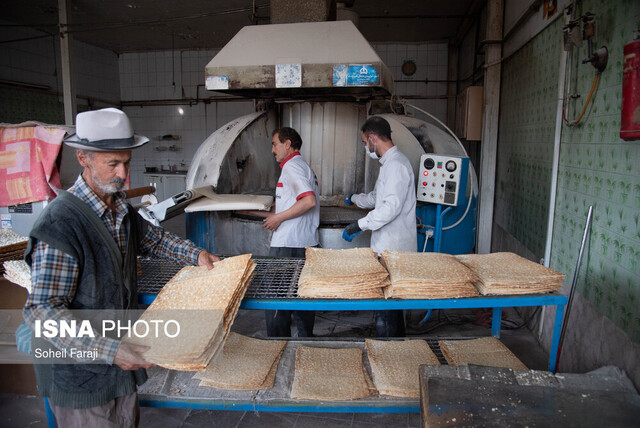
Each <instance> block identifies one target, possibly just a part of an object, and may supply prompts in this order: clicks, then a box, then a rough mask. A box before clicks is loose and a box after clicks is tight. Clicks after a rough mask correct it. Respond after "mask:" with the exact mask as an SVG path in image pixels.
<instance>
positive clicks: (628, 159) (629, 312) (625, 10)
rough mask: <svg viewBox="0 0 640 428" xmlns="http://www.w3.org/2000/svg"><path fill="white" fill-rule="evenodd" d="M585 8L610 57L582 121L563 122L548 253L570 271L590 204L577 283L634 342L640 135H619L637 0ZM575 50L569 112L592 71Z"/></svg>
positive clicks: (638, 20) (638, 15)
mask: <svg viewBox="0 0 640 428" xmlns="http://www.w3.org/2000/svg"><path fill="white" fill-rule="evenodd" d="M585 11H589V12H592V13H594V14H595V15H596V26H597V33H596V34H597V44H596V46H601V45H606V46H607V47H608V49H609V63H608V66H607V69H606V70H605V71H604V72H603V73H602V74H601V75H600V79H599V82H598V86H597V89H596V92H595V94H594V97H593V99H592V101H591V103H592V106H591V107H590V110H589V109H587V113H586V114H585V118H583V119H582V123H580V125H579V126H573V127H567V126H565V127H564V128H563V133H562V145H563V150H562V153H561V158H560V171H559V176H560V178H561V179H560V180H559V183H558V204H557V207H556V209H557V216H556V222H555V225H556V229H557V232H556V234H555V236H554V243H553V249H552V251H553V254H554V256H553V259H554V261H556V262H557V264H558V267H559V268H560V269H561V270H562V271H563V272H565V273H567V274H568V275H573V270H574V269H575V263H576V259H577V250H578V248H579V245H580V240H581V239H582V232H583V228H584V223H585V217H586V213H587V210H588V207H589V205H594V218H593V225H592V228H591V235H590V240H589V248H588V253H587V256H588V257H587V258H586V259H585V261H584V262H583V264H584V265H586V266H583V270H582V271H581V280H580V281H579V283H578V291H579V292H581V293H582V294H583V295H584V297H585V298H587V299H588V300H589V301H590V302H592V303H593V304H594V305H595V306H596V307H597V308H598V310H599V311H600V312H602V313H603V314H604V315H605V316H606V317H607V318H609V319H611V320H612V321H613V322H614V323H615V324H616V325H617V326H618V327H620V328H621V329H622V330H624V331H625V332H627V333H628V334H629V335H630V336H631V337H632V338H633V339H634V340H635V341H636V342H640V268H639V266H638V261H639V260H640V168H638V164H639V162H640V141H636V142H626V141H623V140H621V139H620V138H619V136H618V133H619V132H620V106H621V101H622V63H623V55H622V49H623V47H624V45H625V44H626V43H628V42H629V41H631V39H632V37H633V31H634V30H637V29H640V3H638V2H637V1H631V0H625V1H617V2H598V1H594V0H591V1H585V2H582V4H581V12H585ZM577 52H578V53H579V54H578V55H575V57H576V58H575V61H574V64H572V67H573V68H572V69H573V79H572V81H571V85H572V92H577V93H580V94H581V97H580V98H579V99H578V100H577V101H576V102H575V104H577V105H574V106H572V109H571V110H569V116H570V117H576V116H577V114H579V111H580V110H581V109H582V106H583V105H584V102H585V100H586V98H587V95H588V93H589V90H590V88H591V85H592V83H593V78H594V68H593V67H591V66H590V65H582V64H580V62H581V60H582V59H583V58H584V57H586V45H585V46H584V47H583V48H582V49H580V50H578V51H577ZM576 110H577V112H576ZM585 262H586V263H585Z"/></svg>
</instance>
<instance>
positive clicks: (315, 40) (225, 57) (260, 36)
mask: <svg viewBox="0 0 640 428" xmlns="http://www.w3.org/2000/svg"><path fill="white" fill-rule="evenodd" d="M205 76H206V87H207V89H209V90H215V91H221V92H226V93H233V94H236V95H243V96H246V97H252V98H304V99H307V100H308V99H309V98H312V97H314V96H321V97H327V96H328V97H332V98H334V99H335V98H336V97H338V98H344V97H346V98H351V99H363V98H373V97H384V96H388V95H390V94H391V93H393V77H392V76H391V72H390V71H389V69H388V68H387V67H386V66H385V65H384V63H383V62H382V60H381V59H380V57H379V56H378V54H377V53H376V52H375V50H374V49H373V48H372V47H371V45H370V44H369V42H368V41H367V40H366V39H365V38H364V36H362V34H361V33H360V32H359V31H358V29H357V28H356V27H355V26H354V25H353V23H352V22H351V21H328V22H305V23H295V24H275V25H253V26H247V27H244V28H243V29H242V30H240V31H239V32H238V33H237V34H236V35H235V36H234V37H233V38H232V39H231V40H230V41H229V43H227V45H225V47H224V48H222V50H221V51H220V52H219V53H218V54H217V55H216V56H215V57H214V58H213V59H212V60H211V61H210V62H209V64H208V65H207V66H206V68H205Z"/></svg>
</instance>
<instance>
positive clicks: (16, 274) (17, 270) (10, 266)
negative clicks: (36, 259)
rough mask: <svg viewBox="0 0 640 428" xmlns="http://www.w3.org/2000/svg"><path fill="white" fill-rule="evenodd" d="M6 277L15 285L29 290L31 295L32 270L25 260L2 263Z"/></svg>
mask: <svg viewBox="0 0 640 428" xmlns="http://www.w3.org/2000/svg"><path fill="white" fill-rule="evenodd" d="M2 266H3V267H4V277H5V278H6V279H8V280H9V281H11V282H13V283H14V284H18V285H19V286H21V287H24V288H26V289H27V292H29V294H31V268H29V265H28V264H27V262H25V261H24V260H7V261H5V262H2Z"/></svg>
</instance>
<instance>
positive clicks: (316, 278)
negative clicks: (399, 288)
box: [298, 248, 388, 299]
mask: <svg viewBox="0 0 640 428" xmlns="http://www.w3.org/2000/svg"><path fill="white" fill-rule="evenodd" d="M387 285H388V273H387V271H386V269H385V268H384V267H383V266H382V265H381V264H380V262H378V259H377V257H376V255H375V254H374V252H373V250H372V249H371V248H351V249H347V250H331V249H324V248H307V249H306V260H305V265H304V267H303V268H302V272H301V273H300V278H299V280H298V296H300V297H315V298H342V299H364V298H382V297H383V296H384V295H383V293H382V288H383V287H385V286H387Z"/></svg>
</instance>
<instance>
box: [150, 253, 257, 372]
mask: <svg viewBox="0 0 640 428" xmlns="http://www.w3.org/2000/svg"><path fill="white" fill-rule="evenodd" d="M254 269H255V263H254V262H253V261H251V254H244V255H240V256H236V257H230V258H227V259H224V260H222V261H220V262H217V263H216V264H215V266H214V268H213V269H211V270H209V269H207V268H206V267H201V266H187V267H185V268H183V269H182V270H180V271H179V272H178V273H176V275H174V277H173V278H171V280H169V282H167V284H166V285H165V286H164V287H163V289H162V290H161V291H160V293H159V294H158V296H157V297H156V299H155V300H154V302H153V303H152V304H151V305H150V306H149V307H148V308H147V310H146V311H145V312H144V314H143V315H142V317H143V318H144V317H147V318H149V319H154V317H163V316H165V314H166V313H169V314H178V315H177V316H180V317H182V318H180V319H181V320H182V321H183V322H184V323H185V327H190V328H189V329H187V330H185V334H184V336H183V337H184V342H180V341H177V340H176V339H175V338H156V339H155V342H154V341H153V340H151V339H150V340H149V341H146V342H145V343H144V344H145V345H146V346H150V347H151V350H150V351H147V352H148V358H150V360H149V361H151V359H153V362H156V363H157V364H158V365H160V366H162V367H165V368H168V369H172V370H184V371H194V370H198V371H201V370H204V369H205V368H206V367H207V365H208V364H209V362H210V361H211V360H213V359H214V357H215V356H216V355H217V354H218V353H219V352H220V351H221V350H222V348H223V345H224V342H225V340H226V339H227V336H228V334H229V332H230V331H231V325H232V323H233V320H234V318H235V316H236V313H237V312H238V308H239V307H240V302H241V301H242V298H243V297H244V294H245V292H246V290H247V287H248V286H249V282H250V281H251V277H252V276H253V271H254ZM202 317H205V319H203V318H202ZM169 342H171V343H169ZM145 355H146V354H145Z"/></svg>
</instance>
